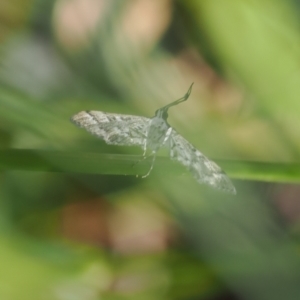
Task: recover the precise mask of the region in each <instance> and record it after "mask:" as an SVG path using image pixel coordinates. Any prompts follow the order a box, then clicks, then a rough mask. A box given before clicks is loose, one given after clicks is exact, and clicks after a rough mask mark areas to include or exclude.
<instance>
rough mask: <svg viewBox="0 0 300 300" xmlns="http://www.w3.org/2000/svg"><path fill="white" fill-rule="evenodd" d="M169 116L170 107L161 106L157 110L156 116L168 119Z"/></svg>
mask: <svg viewBox="0 0 300 300" xmlns="http://www.w3.org/2000/svg"><path fill="white" fill-rule="evenodd" d="M168 116H169V115H168V109H165V108H160V109H158V110H157V111H156V112H155V117H158V118H162V119H164V120H167V118H168Z"/></svg>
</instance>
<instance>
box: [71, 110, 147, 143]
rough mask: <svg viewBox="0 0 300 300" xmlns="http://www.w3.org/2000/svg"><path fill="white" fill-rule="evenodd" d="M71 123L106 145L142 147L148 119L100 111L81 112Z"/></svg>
mask: <svg viewBox="0 0 300 300" xmlns="http://www.w3.org/2000/svg"><path fill="white" fill-rule="evenodd" d="M71 121H72V122H73V123H75V124H76V125H77V126H79V127H82V128H84V129H86V130H87V131H88V132H90V133H92V134H94V135H96V136H97V137H99V138H101V139H103V140H104V141H105V142H106V143H107V144H110V145H119V146H141V147H143V145H144V144H145V140H146V134H147V128H148V126H149V122H150V119H148V118H145V117H140V116H132V115H121V114H110V113H105V112H102V111H81V112H79V113H78V114H76V115H74V116H73V117H72V118H71Z"/></svg>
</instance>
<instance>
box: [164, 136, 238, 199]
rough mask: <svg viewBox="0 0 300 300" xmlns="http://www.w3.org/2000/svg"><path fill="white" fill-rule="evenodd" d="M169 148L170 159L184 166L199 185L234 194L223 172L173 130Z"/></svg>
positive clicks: (233, 189)
mask: <svg viewBox="0 0 300 300" xmlns="http://www.w3.org/2000/svg"><path fill="white" fill-rule="evenodd" d="M169 147H170V149H169V150H170V157H171V159H172V160H176V161H178V162H179V163H181V164H182V165H184V166H185V167H186V168H187V169H188V170H189V171H190V172H191V173H192V175H193V176H194V178H195V179H196V180H197V181H198V182H199V183H205V184H208V185H210V186H212V187H214V188H216V189H219V190H222V191H225V192H229V193H231V194H236V190H235V187H234V186H233V184H232V182H231V181H230V179H229V178H228V176H227V175H226V174H225V173H224V171H223V170H222V169H221V168H220V167H219V166H218V165H217V164H216V163H214V162H213V161H211V160H209V159H208V158H207V157H206V156H204V155H203V154H202V153H201V152H200V151H199V150H197V149H196V148H195V147H194V146H193V145H192V144H191V143H189V142H188V141H187V140H186V139H185V138H183V137H182V136H181V135H180V134H178V133H177V132H176V131H175V130H173V132H172V134H171V136H170V143H169Z"/></svg>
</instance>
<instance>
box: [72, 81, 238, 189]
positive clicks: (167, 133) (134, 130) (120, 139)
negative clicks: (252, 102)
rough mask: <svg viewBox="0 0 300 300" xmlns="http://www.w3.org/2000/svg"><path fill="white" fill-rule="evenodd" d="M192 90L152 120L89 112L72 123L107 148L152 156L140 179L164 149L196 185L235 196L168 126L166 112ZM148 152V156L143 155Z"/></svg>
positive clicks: (223, 179) (206, 161) (218, 172)
mask: <svg viewBox="0 0 300 300" xmlns="http://www.w3.org/2000/svg"><path fill="white" fill-rule="evenodd" d="M192 86H193V83H192V84H191V86H190V88H189V89H188V91H187V93H186V94H185V95H184V96H183V97H182V98H180V99H178V100H176V101H174V102H171V103H170V104H168V105H166V106H164V107H162V108H159V109H158V110H156V112H155V115H154V117H152V118H151V119H150V118H146V117H140V116H133V115H123V114H113V113H106V112H102V111H93V110H90V111H81V112H79V113H78V114H76V115H74V116H73V117H72V118H71V121H72V122H73V123H75V124H76V125H77V126H79V127H82V128H84V129H86V130H87V131H88V132H90V133H92V134H94V135H96V136H97V137H99V138H101V139H103V140H104V141H105V142H106V143H107V144H109V145H118V146H140V147H142V149H143V150H144V153H143V159H146V158H148V157H150V156H152V164H151V167H150V169H149V171H148V173H147V174H146V175H144V176H143V177H147V176H148V175H149V174H150V173H151V171H152V169H153V165H154V161H155V158H156V155H157V152H158V150H159V149H160V148H162V147H166V148H167V149H168V151H169V154H170V158H171V159H172V160H175V161H177V162H179V163H181V164H182V165H184V166H185V167H186V168H187V169H188V170H189V171H190V172H191V173H192V175H193V177H194V178H195V179H196V180H197V181H198V182H199V183H204V184H207V185H209V186H211V187H213V188H215V189H219V190H222V191H225V192H229V193H231V194H236V190H235V187H234V186H233V184H232V183H231V181H230V179H229V178H228V177H227V175H226V174H225V173H224V172H223V171H222V169H221V168H220V167H219V166H218V165H217V164H216V163H214V162H213V161H211V160H209V159H208V158H207V157H206V156H204V155H203V154H202V153H201V152H200V151H199V150H197V149H196V148H195V147H194V146H193V145H192V144H191V143H189V142H188V141H187V140H186V139H185V138H184V137H182V136H181V135H180V134H178V133H177V132H176V130H175V129H174V128H172V127H171V126H170V125H169V124H168V122H167V119H168V110H169V108H170V107H172V106H175V105H177V104H179V103H181V102H184V101H186V100H187V99H188V98H189V96H190V94H191V91H192ZM149 152H150V154H148V155H146V154H147V153H149Z"/></svg>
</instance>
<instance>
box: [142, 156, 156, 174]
mask: <svg viewBox="0 0 300 300" xmlns="http://www.w3.org/2000/svg"><path fill="white" fill-rule="evenodd" d="M150 155H153V158H152V162H151V167H150V169H149V171H148V172H147V174H145V175H143V176H142V178H146V177H147V176H149V175H150V173H151V171H152V169H153V166H154V161H155V158H156V152H154V151H153V152H152V153H151V154H150ZM150 155H148V156H147V157H149V156H150Z"/></svg>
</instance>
